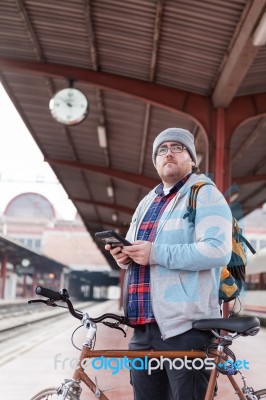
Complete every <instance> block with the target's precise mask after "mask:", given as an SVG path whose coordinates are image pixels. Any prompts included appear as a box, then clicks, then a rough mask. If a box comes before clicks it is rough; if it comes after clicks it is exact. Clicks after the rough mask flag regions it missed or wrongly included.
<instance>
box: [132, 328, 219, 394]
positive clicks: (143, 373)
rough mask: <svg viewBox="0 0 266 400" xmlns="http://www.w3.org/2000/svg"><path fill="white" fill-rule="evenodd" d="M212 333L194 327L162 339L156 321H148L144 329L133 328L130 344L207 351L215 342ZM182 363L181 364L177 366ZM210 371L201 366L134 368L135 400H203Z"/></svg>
mask: <svg viewBox="0 0 266 400" xmlns="http://www.w3.org/2000/svg"><path fill="white" fill-rule="evenodd" d="M212 339H213V336H212V335H211V334H210V333H209V332H207V333H206V332H201V331H197V330H195V329H191V330H189V331H187V332H184V333H182V334H181V335H177V336H174V337H171V338H169V339H166V340H163V339H162V338H161V333H160V330H159V327H158V325H157V324H147V325H146V328H145V330H144V331H143V330H140V329H137V328H136V329H134V334H133V336H132V339H131V341H130V343H129V349H130V350H150V349H153V350H180V351H182V350H191V349H194V350H203V351H204V350H205V349H206V348H207V347H208V345H209V344H210V343H211V342H212ZM178 366H179V365H178ZM210 372H211V371H206V370H204V369H203V368H202V369H199V370H197V369H193V368H192V370H189V369H186V368H182V369H174V368H170V365H169V363H167V362H166V363H164V364H163V369H159V368H157V369H154V370H152V371H151V374H148V371H147V370H138V369H133V368H132V370H131V383H132V385H133V390H134V400H166V399H169V400H170V399H171V400H181V399H182V400H184V399H185V400H204V397H205V392H206V389H207V385H208V379H209V376H210Z"/></svg>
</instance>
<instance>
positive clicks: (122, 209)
mask: <svg viewBox="0 0 266 400" xmlns="http://www.w3.org/2000/svg"><path fill="white" fill-rule="evenodd" d="M70 200H72V201H73V202H77V203H84V204H91V205H93V206H97V207H104V208H110V209H111V210H115V211H120V212H123V213H125V214H130V215H132V214H133V213H134V211H135V209H134V208H129V207H125V206H121V205H118V204H110V203H103V202H101V201H95V200H86V199H81V198H80V197H71V198H70Z"/></svg>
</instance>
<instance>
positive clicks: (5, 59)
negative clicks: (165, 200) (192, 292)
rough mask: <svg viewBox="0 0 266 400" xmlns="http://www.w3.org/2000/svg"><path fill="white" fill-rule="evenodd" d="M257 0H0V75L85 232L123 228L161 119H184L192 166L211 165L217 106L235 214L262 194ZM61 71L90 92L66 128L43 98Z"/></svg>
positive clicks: (148, 173) (264, 156)
mask: <svg viewBox="0 0 266 400" xmlns="http://www.w3.org/2000/svg"><path fill="white" fill-rule="evenodd" d="M265 6H266V0H254V1H249V0H235V1H231V0H206V1H201V2H199V1H196V0H178V1H177V0H153V1H151V0H127V1H123V0H97V1H96V0H87V1H86V0H72V1H62V0H58V1H56V2H55V1H54V0H46V1H45V2H44V1H43V0H24V1H23V0H2V1H1V2H0V79H1V81H2V84H3V86H4V87H5V89H6V90H7V92H8V94H9V96H10V97H11V99H12V101H13V103H14V104H15V106H16V108H17V110H18V111H19V113H20V115H21V116H22V118H23V120H24V122H25V124H26V125H27V127H28V129H29V131H30V133H31V135H32V136H33V138H34V139H35V141H36V143H37V144H38V146H39V148H40V150H41V151H42V153H43V155H44V158H45V159H46V160H47V162H49V164H50V165H51V167H52V168H53V170H54V172H55V174H56V175H57V177H58V179H59V181H60V182H61V184H62V185H63V187H64V188H65V190H66V192H67V193H68V195H69V197H70V199H72V201H73V203H74V204H75V206H76V208H77V210H78V212H79V214H80V215H81V218H82V219H83V221H84V223H85V226H86V227H87V229H88V231H89V232H90V234H91V235H92V236H94V233H95V232H96V231H99V230H107V229H113V228H115V229H116V228H117V229H119V230H120V233H121V234H125V231H126V230H127V227H128V224H129V222H130V219H131V215H132V213H133V211H134V209H135V207H136V205H137V203H138V202H139V200H140V199H141V198H142V197H143V196H144V195H145V194H146V193H147V191H148V190H149V189H150V188H151V187H153V186H154V184H155V183H157V182H158V177H157V175H156V171H155V170H154V167H153V164H152V162H151V149H152V142H153V140H154V137H155V136H156V135H157V133H159V132H160V131H161V130H163V129H165V128H167V127H171V126H179V127H183V128H186V129H189V130H190V131H191V132H192V133H193V134H194V136H195V141H196V148H197V153H198V156H199V157H200V158H201V159H202V161H201V164H200V169H201V170H202V171H203V172H206V173H210V174H212V173H214V172H215V171H214V170H213V166H214V164H212V162H211V160H212V158H213V153H214V149H215V141H216V138H215V134H214V133H215V132H216V128H217V124H216V122H214V121H216V120H215V118H216V112H217V110H221V109H222V110H223V115H224V117H225V129H226V133H227V139H226V142H225V147H226V148H227V150H228V151H229V152H230V160H231V162H232V168H231V171H232V183H233V184H235V185H234V186H233V187H234V188H236V189H235V191H236V192H237V193H238V198H237V201H238V202H239V203H240V204H241V206H242V208H243V213H244V215H245V214H247V213H248V212H250V211H252V210H253V209H255V208H256V207H259V206H261V204H263V202H265V201H266V184H265V182H266V148H265V136H266V118H265V115H266V71H265V70H266V47H265V46H254V45H253V43H252V40H253V34H254V31H255V29H256V27H257V25H258V23H259V21H260V19H261V17H262V15H263V13H264V12H265ZM70 79H73V80H74V86H75V87H77V88H79V89H81V90H82V91H83V92H84V93H85V94H86V96H87V97H88V100H89V104H90V112H89V115H88V117H87V119H86V120H85V121H84V122H83V123H81V124H79V125H77V126H72V127H65V126H63V125H60V124H59V123H57V122H55V121H54V120H53V118H52V117H51V115H50V112H49V108H48V104H49V100H50V98H51V96H52V95H53V94H54V93H55V92H56V91H58V90H60V89H63V88H65V87H67V86H68V84H69V80H70ZM99 125H100V126H103V127H104V128H105V130H106V136H107V147H106V148H103V147H100V145H99V141H98V135H97V127H98V126H99ZM228 164H229V160H228ZM229 171H230V169H229ZM227 172H228V171H227ZM107 187H112V189H113V196H112V197H109V196H108V194H107ZM225 189H228V188H225ZM231 194H232V190H231ZM101 249H102V247H101ZM103 253H104V255H106V254H105V252H104V251H103ZM107 259H108V255H107ZM109 262H110V263H111V265H112V266H113V267H114V268H115V265H114V264H112V260H109Z"/></svg>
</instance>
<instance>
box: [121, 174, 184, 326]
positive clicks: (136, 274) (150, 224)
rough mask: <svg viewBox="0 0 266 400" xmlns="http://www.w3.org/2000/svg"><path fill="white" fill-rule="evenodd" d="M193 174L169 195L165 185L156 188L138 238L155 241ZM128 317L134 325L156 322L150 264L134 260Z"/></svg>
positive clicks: (129, 288) (177, 185) (178, 184)
mask: <svg viewBox="0 0 266 400" xmlns="http://www.w3.org/2000/svg"><path fill="white" fill-rule="evenodd" d="M190 175H191V174H189V175H188V176H186V177H185V178H184V179H182V180H181V181H179V182H178V183H177V184H176V185H175V186H174V187H173V188H172V189H171V190H170V193H169V194H168V195H166V196H165V195H164V192H163V185H162V184H160V185H159V186H158V187H157V188H156V194H157V197H156V198H155V199H154V201H153V203H152V204H151V206H150V208H149V209H148V211H147V213H146V215H145V216H144V218H143V220H142V223H141V225H140V228H139V231H138V235H137V240H145V241H149V242H153V241H154V240H155V236H156V232H157V228H158V223H159V221H160V218H161V215H162V214H163V212H164V210H165V208H166V207H167V205H168V204H169V203H170V201H171V200H172V199H173V198H174V197H175V196H176V193H177V191H178V190H179V189H180V188H181V187H182V186H183V185H184V183H185V182H186V181H187V180H188V178H189V177H190ZM128 318H129V321H130V323H131V324H132V325H142V324H147V323H154V322H155V318H154V315H153V311H152V304H151V294H150V266H149V265H140V264H136V263H134V262H132V264H131V268H130V273H129V286H128Z"/></svg>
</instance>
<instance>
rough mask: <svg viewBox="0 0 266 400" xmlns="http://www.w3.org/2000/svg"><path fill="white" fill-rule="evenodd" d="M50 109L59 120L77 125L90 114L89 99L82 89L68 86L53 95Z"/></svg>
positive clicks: (66, 123) (62, 122) (65, 123)
mask: <svg viewBox="0 0 266 400" xmlns="http://www.w3.org/2000/svg"><path fill="white" fill-rule="evenodd" d="M49 109H50V111H51V114H52V116H53V118H54V119H55V120H56V121H57V122H60V123H61V124H64V125H77V124H79V123H80V122H82V121H83V120H84V119H85V118H86V116H87V115H88V100H87V98H86V96H85V94H84V93H82V92H81V91H80V90H78V89H75V88H66V89H63V90H60V91H59V92H57V93H56V94H55V95H54V96H53V98H52V99H51V100H50V103H49Z"/></svg>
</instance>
